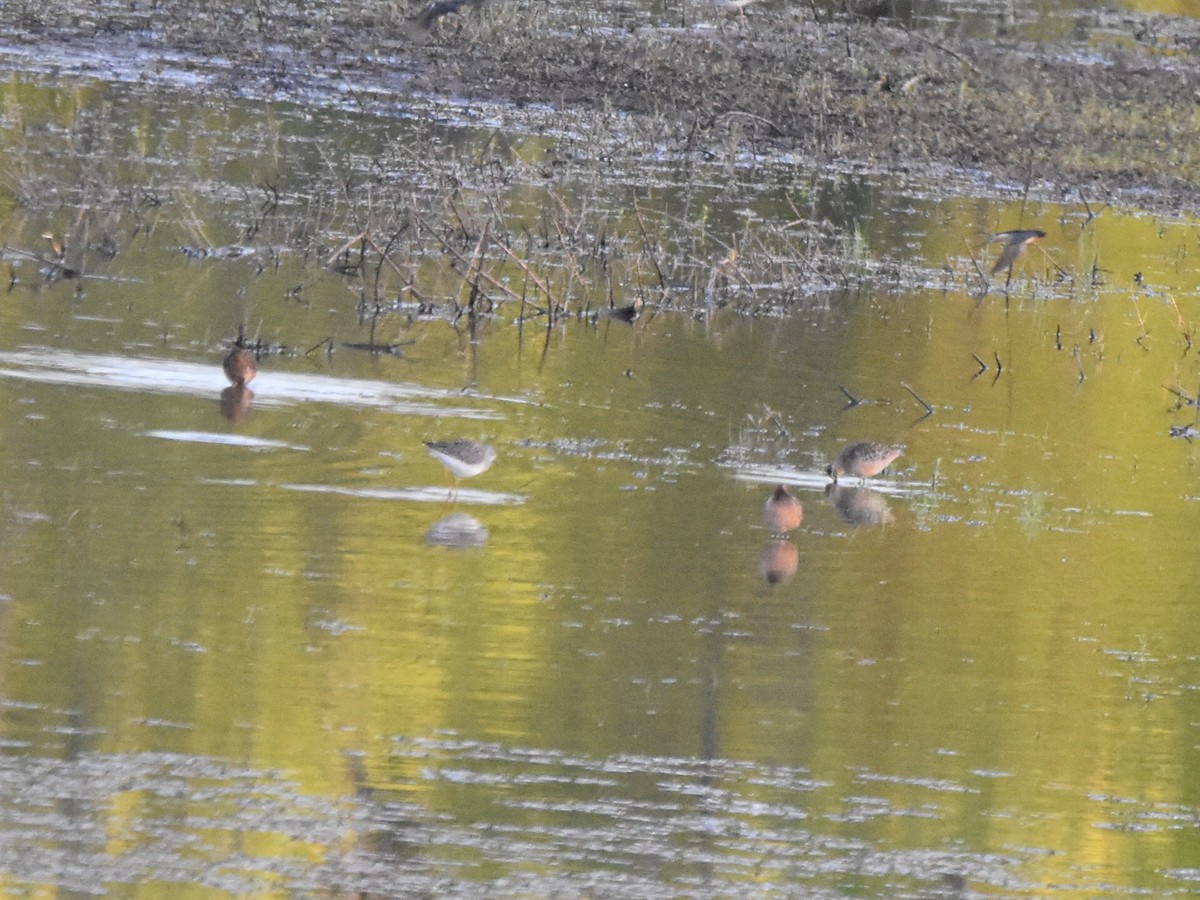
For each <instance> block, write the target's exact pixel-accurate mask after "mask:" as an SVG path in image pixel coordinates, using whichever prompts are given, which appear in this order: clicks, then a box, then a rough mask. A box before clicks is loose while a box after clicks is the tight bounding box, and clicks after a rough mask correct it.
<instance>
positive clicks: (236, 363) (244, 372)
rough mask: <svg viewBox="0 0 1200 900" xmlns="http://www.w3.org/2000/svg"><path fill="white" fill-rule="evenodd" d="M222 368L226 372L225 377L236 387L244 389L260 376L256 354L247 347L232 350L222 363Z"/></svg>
mask: <svg viewBox="0 0 1200 900" xmlns="http://www.w3.org/2000/svg"><path fill="white" fill-rule="evenodd" d="M221 368H223V369H224V370H225V377H226V378H228V379H229V383H230V384H232V385H233V386H234V387H243V388H244V387H245V386H246V385H248V384H249V383H250V382H251V381H253V380H254V376H255V375H257V374H258V363H257V362H255V360H254V354H253V353H251V352H250V351H249V350H247V349H246V348H245V347H234V348H233V349H232V350H230V351H229V355H228V356H227V357H225V361H224V362H223V363H221Z"/></svg>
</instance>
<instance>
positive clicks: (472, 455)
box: [423, 440, 496, 497]
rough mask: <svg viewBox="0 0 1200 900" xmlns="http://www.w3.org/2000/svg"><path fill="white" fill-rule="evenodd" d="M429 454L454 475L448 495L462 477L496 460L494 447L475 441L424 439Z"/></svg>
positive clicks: (477, 472) (482, 469)
mask: <svg viewBox="0 0 1200 900" xmlns="http://www.w3.org/2000/svg"><path fill="white" fill-rule="evenodd" d="M423 443H424V444H425V449H426V450H428V451H429V455H430V456H432V457H433V458H434V459H436V460H437V461H438V462H440V463H441V464H442V465H443V466H445V467H446V468H447V469H448V470H449V471H450V473H451V474H452V475H453V476H454V488H453V489H452V490H451V491H450V496H452V497H453V496H454V492H455V491H457V490H458V485H459V484H460V483H461V482H462V480H463V479H464V478H473V477H474V476H476V475H478V474H480V473H481V472H486V471H487V470H488V469H489V468H491V465H492V463H494V462H495V461H496V448H495V447H489V446H488V445H487V444H480V443H479V442H477V441H468V440H457V441H424V442H423Z"/></svg>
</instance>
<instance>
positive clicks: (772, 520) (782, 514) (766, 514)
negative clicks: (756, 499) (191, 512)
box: [763, 484, 804, 534]
mask: <svg viewBox="0 0 1200 900" xmlns="http://www.w3.org/2000/svg"><path fill="white" fill-rule="evenodd" d="M803 520H804V507H803V506H801V505H800V501H799V500H797V499H796V498H795V497H793V496H792V493H791V491H789V490H788V489H787V486H786V485H783V484H781V485H779V486H778V487H777V488H775V490H773V491H772V492H771V495H770V496H769V497H767V502H766V503H764V504H763V523H764V524H765V525H766V526H767V528H768V529H770V531H771V534H786V533H787V532H789V531H795V530H796V529H797V528H799V527H800V523H801V522H802V521H803Z"/></svg>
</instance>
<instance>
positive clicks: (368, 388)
mask: <svg viewBox="0 0 1200 900" xmlns="http://www.w3.org/2000/svg"><path fill="white" fill-rule="evenodd" d="M0 378H18V379H24V380H26V381H36V382H40V383H43V384H74V385H83V386H88V387H105V388H112V389H114V390H125V391H144V392H147V393H158V394H188V395H191V396H198V397H212V398H213V399H216V398H217V397H219V396H220V393H221V391H222V390H223V389H224V388H226V387H227V386H228V384H227V382H226V380H225V377H224V374H223V373H222V371H221V366H220V365H219V364H218V363H216V362H214V363H212V364H210V365H200V364H198V363H188V362H179V361H178V360H170V359H158V358H153V357H149V358H146V357H128V356H101V355H96V354H86V353H74V352H71V351H69V350H56V349H50V348H36V349H28V350H20V351H15V352H11V353H0ZM250 390H251V395H252V397H253V403H254V404H255V405H256V406H259V407H269V406H287V405H292V404H296V403H302V402H313V401H316V402H322V403H332V404H336V405H339V406H358V407H368V408H373V409H383V410H388V411H391V412H399V413H405V414H409V415H424V416H437V417H447V416H453V417H455V418H460V419H474V420H496V419H500V418H502V416H501V414H500V413H498V412H495V411H494V410H490V409H478V408H473V407H469V406H460V405H455V406H446V405H443V404H446V403H453V402H455V401H464V400H465V401H471V400H478V401H481V402H488V403H496V402H500V403H507V404H528V403H530V402H531V401H529V400H526V399H523V398H519V397H496V396H490V395H483V394H469V393H464V392H462V391H452V390H445V389H441V388H431V387H425V386H423V385H419V384H412V383H410V382H388V381H368V380H364V379H358V378H337V377H333V376H330V375H302V374H294V373H290V372H260V374H259V376H258V377H257V378H256V379H255V380H254V382H253V385H252V387H251V389H250Z"/></svg>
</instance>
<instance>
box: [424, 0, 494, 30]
mask: <svg viewBox="0 0 1200 900" xmlns="http://www.w3.org/2000/svg"><path fill="white" fill-rule="evenodd" d="M482 3H483V0H434V2H433V3H430V4H429V5H428V6H427V7H425V8H424V9H423V10H421V12H420V13H419V14H418V15H417V17H416V19H414V20H413V21H414V22H415V23H416V24H417V25H418V26H420V27H421V28H432V27H433V23H434V22H436V21H437V20H438V19H440V18H442V17H443V16H448V15H450V13H456V12H458V11H459V10H460V9H462V8H463V7H464V6H477V5H480V4H482Z"/></svg>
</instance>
